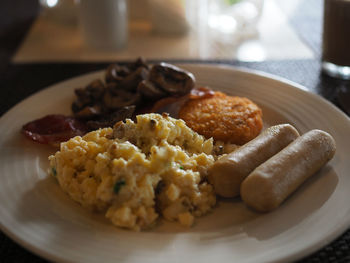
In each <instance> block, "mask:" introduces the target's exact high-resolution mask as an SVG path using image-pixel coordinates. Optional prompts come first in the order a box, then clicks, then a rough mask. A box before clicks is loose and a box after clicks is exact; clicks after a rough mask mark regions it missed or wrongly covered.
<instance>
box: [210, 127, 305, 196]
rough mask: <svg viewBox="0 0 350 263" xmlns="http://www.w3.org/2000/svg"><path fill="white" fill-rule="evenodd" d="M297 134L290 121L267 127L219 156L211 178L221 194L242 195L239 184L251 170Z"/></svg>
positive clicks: (217, 191) (212, 169)
mask: <svg viewBox="0 0 350 263" xmlns="http://www.w3.org/2000/svg"><path fill="white" fill-rule="evenodd" d="M298 136H299V133H298V131H297V130H296V129H295V128H294V127H293V126H292V125H290V124H280V125H276V126H272V127H270V128H268V129H266V130H264V131H263V132H262V133H261V134H260V135H259V136H257V137H256V138H255V139H253V140H251V141H250V142H248V143H246V144H245V145H243V146H241V147H240V148H238V149H237V150H235V151H234V152H232V153H230V154H228V155H225V156H223V157H221V158H219V159H218V160H217V161H216V162H215V163H214V165H213V166H212V167H211V168H210V170H209V177H208V179H209V182H210V183H211V184H212V185H213V186H214V189H215V192H216V193H217V194H218V195H220V196H223V197H234V196H237V195H239V190H240V185H241V183H242V181H243V180H244V179H245V178H246V177H247V176H248V175H249V173H251V172H252V171H253V170H254V169H255V168H256V167H257V166H259V165H260V164H262V163H263V162H265V161H266V160H267V159H269V158H270V157H271V156H273V155H275V154H276V153H278V152H279V151H280V150H282V149H283V148H284V147H286V146H287V145H288V144H289V143H291V142H292V141H293V140H295V139H296V138H297V137H298Z"/></svg>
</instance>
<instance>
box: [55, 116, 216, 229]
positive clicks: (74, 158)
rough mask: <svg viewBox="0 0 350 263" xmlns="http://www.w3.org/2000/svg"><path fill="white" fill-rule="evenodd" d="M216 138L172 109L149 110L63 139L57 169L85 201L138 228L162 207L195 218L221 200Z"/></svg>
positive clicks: (186, 221) (177, 217) (184, 220)
mask: <svg viewBox="0 0 350 263" xmlns="http://www.w3.org/2000/svg"><path fill="white" fill-rule="evenodd" d="M212 153H213V140H212V139H208V140H206V139H205V138H204V137H203V136H201V135H199V134H197V133H196V132H194V131H193V130H191V129H190V128H189V127H187V126H186V124H185V122H184V121H183V120H177V119H174V118H171V117H170V116H168V115H167V114H163V115H160V114H155V113H152V114H143V115H138V116H137V117H136V121H135V122H134V121H132V120H131V119H127V120H126V121H125V122H118V123H116V124H115V126H114V128H113V129H112V128H102V129H98V130H96V131H92V132H89V133H87V134H86V135H84V136H83V137H80V136H77V137H74V138H72V139H70V140H69V141H67V142H63V143H61V146H60V150H59V151H57V152H56V153H55V154H54V155H51V156H50V157H49V160H50V173H51V174H52V175H53V176H55V177H56V178H57V180H58V183H59V185H60V186H61V188H62V189H63V190H64V191H65V192H66V193H68V195H69V196H70V197H71V198H72V199H73V200H75V201H77V202H79V203H80V204H81V205H82V206H84V207H88V208H90V209H95V210H98V211H103V212H104V213H105V215H106V217H107V218H108V219H110V220H111V222H112V223H113V224H114V225H116V226H119V227H124V228H128V229H133V230H140V229H147V228H150V227H152V226H154V225H155V223H156V221H157V218H158V217H159V215H162V216H163V217H164V218H166V219H168V220H171V221H178V222H180V224H182V225H185V226H191V225H192V224H193V223H194V218H195V217H198V216H202V215H204V214H206V213H208V212H210V211H211V210H212V208H213V206H214V205H215V203H216V197H215V193H214V190H213V187H212V186H211V185H210V184H209V183H208V182H207V169H208V167H209V166H211V165H212V164H213V163H214V156H213V155H212Z"/></svg>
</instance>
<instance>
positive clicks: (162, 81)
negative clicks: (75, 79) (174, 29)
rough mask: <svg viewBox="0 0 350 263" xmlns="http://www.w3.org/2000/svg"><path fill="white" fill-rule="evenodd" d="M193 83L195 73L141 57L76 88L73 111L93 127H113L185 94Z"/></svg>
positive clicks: (113, 67) (109, 70)
mask: <svg viewBox="0 0 350 263" xmlns="http://www.w3.org/2000/svg"><path fill="white" fill-rule="evenodd" d="M194 86H195V78H194V76H193V74H192V73H190V72H188V71H186V70H183V69H181V68H179V67H176V66H174V65H171V64H167V63H164V62H162V63H159V64H155V65H149V64H147V63H146V62H145V61H144V60H143V59H141V58H138V59H137V60H136V61H134V62H131V63H127V64H112V65H110V66H109V67H108V68H107V71H106V74H105V78H104V81H102V80H100V79H97V80H94V81H92V82H91V83H90V84H89V85H87V86H86V87H84V88H78V89H75V95H76V98H75V100H74V102H73V104H72V111H73V114H74V116H75V117H76V118H79V119H82V120H84V121H86V124H87V126H88V127H89V128H90V129H97V128H102V127H108V126H113V124H114V123H116V122H117V121H120V120H124V119H125V118H131V117H132V116H133V115H134V114H135V113H137V112H142V111H143V110H144V109H147V108H149V107H151V106H152V105H153V104H154V102H156V101H157V100H159V99H162V98H165V97H181V96H184V95H186V94H188V93H190V91H191V90H192V89H193V88H194Z"/></svg>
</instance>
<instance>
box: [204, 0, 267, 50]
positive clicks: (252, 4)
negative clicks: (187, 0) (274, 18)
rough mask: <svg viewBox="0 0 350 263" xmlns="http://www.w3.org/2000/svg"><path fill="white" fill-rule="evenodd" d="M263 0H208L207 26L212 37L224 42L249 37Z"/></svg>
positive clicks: (260, 12)
mask: <svg viewBox="0 0 350 263" xmlns="http://www.w3.org/2000/svg"><path fill="white" fill-rule="evenodd" d="M263 3H264V0H209V7H208V10H209V13H208V26H209V31H210V34H211V36H212V38H213V39H215V40H216V41H217V42H223V43H225V44H228V43H232V44H234V43H233V42H238V41H241V40H242V39H245V38H251V37H252V36H254V35H255V34H256V33H257V30H256V25H257V22H258V20H259V18H260V16H261V14H262V9H263Z"/></svg>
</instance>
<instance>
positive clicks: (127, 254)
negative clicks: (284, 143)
mask: <svg viewBox="0 0 350 263" xmlns="http://www.w3.org/2000/svg"><path fill="white" fill-rule="evenodd" d="M183 66H184V67H186V68H187V69H188V70H190V71H191V72H193V73H194V74H195V76H196V78H197V82H198V83H199V84H203V85H208V86H211V87H212V88H214V89H218V90H222V91H224V92H226V93H229V94H233V95H239V96H247V97H249V98H250V99H252V100H253V101H255V102H256V103H258V104H259V105H260V106H261V107H262V109H263V112H264V120H265V124H266V126H268V125H273V124H277V123H284V122H289V123H291V124H293V125H294V126H295V127H296V128H297V129H298V130H299V131H300V132H301V133H304V132H306V131H308V130H310V129H313V128H318V129H322V130H325V131H327V132H329V133H331V134H332V135H333V136H334V138H335V140H336V142H337V152H336V155H335V157H334V159H333V160H332V161H331V162H330V163H329V164H328V165H327V166H326V167H324V168H323V169H322V170H321V171H320V172H318V173H317V174H316V175H315V176H314V177H312V178H311V179H310V180H308V181H307V182H306V183H305V184H304V185H303V186H302V187H301V188H300V189H299V190H298V191H297V192H296V193H295V194H294V195H293V196H292V197H291V198H289V199H288V200H287V201H286V202H285V203H284V204H283V205H282V206H281V207H280V208H279V209H277V210H275V211H274V212H272V213H268V214H258V213H255V212H253V211H251V210H249V209H247V208H246V207H245V206H244V205H243V203H242V202H241V201H240V200H239V199H234V200H225V201H220V202H219V203H218V207H217V208H216V209H215V210H214V212H213V213H211V214H209V215H207V216H205V217H202V218H199V219H197V223H196V225H195V226H194V227H192V228H190V229H186V228H183V227H181V226H178V225H177V224H173V223H169V222H161V223H160V224H159V226H158V227H156V228H154V229H153V230H152V231H147V232H140V233H137V232H132V231H127V230H122V229H118V228H116V227H114V226H112V225H111V224H110V223H109V222H108V221H107V220H106V219H104V217H103V216H101V215H97V214H92V213H90V212H89V211H86V210H84V209H83V208H81V207H80V206H79V205H77V204H76V203H74V202H73V201H71V200H70V199H69V198H68V196H67V195H65V194H64V193H63V192H62V191H61V190H60V188H59V186H58V185H57V183H56V181H55V179H54V178H51V177H48V175H47V174H46V170H47V168H48V162H47V157H48V155H49V154H50V153H52V148H50V147H48V146H45V145H40V144H36V143H33V142H31V141H29V140H27V139H25V138H23V137H22V136H21V135H20V133H19V130H20V128H21V126H22V125H23V124H24V123H26V122H28V121H30V120H33V119H35V118H39V117H42V116H44V115H46V114H49V113H64V114H68V113H69V111H70V103H71V102H72V100H73V89H74V88H76V87H79V86H84V85H86V84H87V83H89V81H91V80H93V79H95V78H97V77H101V76H102V74H103V73H102V72H96V73H92V74H88V75H84V76H81V77H77V78H74V79H71V80H68V81H64V82H61V83H59V84H57V85H54V86H52V87H49V88H47V89H45V90H43V91H41V92H39V93H37V94H35V95H33V96H31V97H29V98H27V99H26V100H24V101H23V102H21V103H19V104H18V105H16V106H15V107H14V108H13V109H11V110H10V111H9V112H8V113H6V114H5V115H4V116H3V117H2V118H1V119H0V133H1V135H2V136H1V138H0V148H1V152H0V180H1V184H0V200H1V205H0V224H1V228H2V230H3V231H4V232H5V233H6V234H7V235H9V236H10V237H11V238H12V239H14V240H15V241H16V242H18V243H19V244H21V245H22V246H24V247H26V248H27V249H29V250H31V251H33V252H35V253H37V254H38V255H41V256H43V257H44V258H47V259H49V260H53V261H58V262H144V263H145V262H152V263H154V262H165V261H166V262H169V263H170V262H193V263H194V262H201V263H203V262H240V263H243V262H272V261H292V260H296V259H299V258H301V257H304V256H306V255H308V254H310V253H312V252H314V251H316V250H317V249H319V248H321V247H323V246H324V245H326V244H327V243H329V242H330V241H331V240H333V239H335V238H336V237H337V236H339V235H340V234H341V233H342V232H344V231H346V230H347V229H348V227H349V226H350V206H349V200H350V191H349V188H350V177H349V176H348V175H349V171H350V159H349V149H350V140H349V138H348V136H349V134H350V119H349V118H348V117H347V116H346V115H345V114H343V113H342V112H341V111H339V110H338V109H337V108H336V107H334V106H333V105H332V104H330V103H329V102H327V101H326V100H324V99H322V98H321V97H319V96H317V95H315V94H312V93H309V92H306V91H304V90H302V89H301V88H302V87H300V86H298V85H296V84H293V83H291V82H288V81H285V80H281V79H279V78H276V77H273V76H270V75H266V74H261V73H257V72H251V71H245V70H243V71H242V70H240V69H236V68H232V67H220V66H215V65H183Z"/></svg>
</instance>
